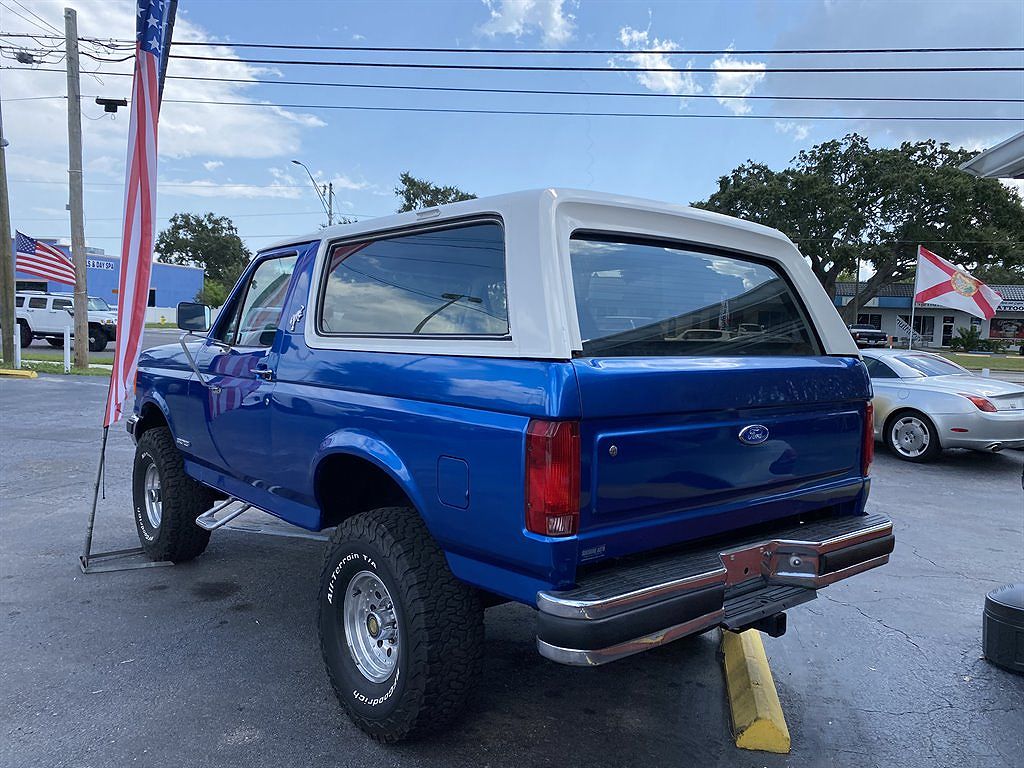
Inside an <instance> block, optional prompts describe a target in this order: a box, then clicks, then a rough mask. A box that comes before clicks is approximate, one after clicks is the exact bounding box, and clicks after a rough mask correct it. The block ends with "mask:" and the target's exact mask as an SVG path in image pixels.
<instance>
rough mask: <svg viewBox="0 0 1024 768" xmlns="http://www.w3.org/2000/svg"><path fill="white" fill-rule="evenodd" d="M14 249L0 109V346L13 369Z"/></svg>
mask: <svg viewBox="0 0 1024 768" xmlns="http://www.w3.org/2000/svg"><path fill="white" fill-rule="evenodd" d="M17 327H18V326H17V325H16V324H15V320H14V249H13V248H12V247H11V204H10V198H8V196H7V139H6V138H5V137H4V116H3V111H2V108H0V336H3V345H2V346H0V351H2V353H3V356H4V365H5V366H7V367H9V368H13V367H14V329H15V328H17Z"/></svg>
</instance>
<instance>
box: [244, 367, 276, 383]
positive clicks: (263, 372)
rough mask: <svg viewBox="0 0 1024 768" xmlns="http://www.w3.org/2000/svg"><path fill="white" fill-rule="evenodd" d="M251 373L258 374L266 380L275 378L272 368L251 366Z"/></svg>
mask: <svg viewBox="0 0 1024 768" xmlns="http://www.w3.org/2000/svg"><path fill="white" fill-rule="evenodd" d="M249 373H251V374H253V375H254V376H258V377H259V378H261V379H263V380H264V381H273V380H274V372H273V371H272V370H271V369H270V368H250V369H249Z"/></svg>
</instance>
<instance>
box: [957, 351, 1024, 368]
mask: <svg viewBox="0 0 1024 768" xmlns="http://www.w3.org/2000/svg"><path fill="white" fill-rule="evenodd" d="M939 354H940V355H942V356H943V357H945V358H946V359H947V360H952V361H953V362H954V363H957V364H958V365H962V366H963V367H964V368H967V369H969V370H972V371H980V370H981V369H982V368H988V369H989V370H992V371H1022V372H1024V357H1022V356H1021V355H1017V354H1012V355H1007V356H1006V357H992V356H990V355H964V354H960V353H957V352H939Z"/></svg>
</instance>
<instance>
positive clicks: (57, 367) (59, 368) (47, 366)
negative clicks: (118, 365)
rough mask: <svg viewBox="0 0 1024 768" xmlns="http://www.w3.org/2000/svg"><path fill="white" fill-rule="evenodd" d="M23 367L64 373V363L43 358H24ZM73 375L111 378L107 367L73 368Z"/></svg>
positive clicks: (42, 371) (45, 371)
mask: <svg viewBox="0 0 1024 768" xmlns="http://www.w3.org/2000/svg"><path fill="white" fill-rule="evenodd" d="M21 367H22V368H31V369H32V370H33V371H35V372H36V373H56V374H59V375H61V376H63V375H64V363H51V362H47V361H42V360H22V361H21ZM71 374H72V375H73V376H106V377H107V378H108V379H109V378H110V371H109V370H107V369H105V368H72V369H71Z"/></svg>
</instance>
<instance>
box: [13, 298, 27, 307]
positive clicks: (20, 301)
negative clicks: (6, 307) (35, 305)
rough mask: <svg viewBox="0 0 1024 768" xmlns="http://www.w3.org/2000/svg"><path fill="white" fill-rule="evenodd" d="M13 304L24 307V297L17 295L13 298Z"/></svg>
mask: <svg viewBox="0 0 1024 768" xmlns="http://www.w3.org/2000/svg"><path fill="white" fill-rule="evenodd" d="M14 306H16V307H24V306H25V297H24V296H18V297H17V298H16V299H15V300H14Z"/></svg>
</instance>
